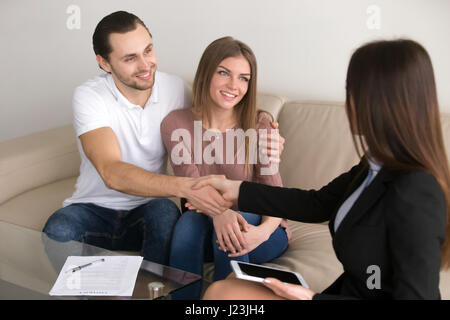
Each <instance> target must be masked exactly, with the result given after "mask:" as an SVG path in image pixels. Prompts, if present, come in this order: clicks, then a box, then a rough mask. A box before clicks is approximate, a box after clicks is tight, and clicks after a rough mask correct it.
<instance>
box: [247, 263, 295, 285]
mask: <svg viewBox="0 0 450 320" xmlns="http://www.w3.org/2000/svg"><path fill="white" fill-rule="evenodd" d="M238 264H239V268H240V269H241V271H242V272H243V273H245V274H247V275H249V276H252V277H258V278H269V277H270V278H276V279H278V280H280V281H283V282H288V283H293V284H301V283H300V281H299V280H298V278H297V276H296V275H295V274H293V273H291V272H289V271H282V270H274V269H269V268H264V267H259V266H253V265H249V264H245V263H239V262H238Z"/></svg>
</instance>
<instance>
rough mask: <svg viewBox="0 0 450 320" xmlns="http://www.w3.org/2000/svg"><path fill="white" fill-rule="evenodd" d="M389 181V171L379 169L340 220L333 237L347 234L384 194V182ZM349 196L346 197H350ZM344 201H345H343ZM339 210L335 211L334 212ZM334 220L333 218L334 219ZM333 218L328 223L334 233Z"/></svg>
mask: <svg viewBox="0 0 450 320" xmlns="http://www.w3.org/2000/svg"><path fill="white" fill-rule="evenodd" d="M388 180H391V174H390V172H389V171H387V170H384V169H381V170H380V172H379V173H378V174H377V176H376V177H375V178H374V179H373V181H372V183H371V184H370V185H369V186H368V187H367V188H366V189H365V190H364V191H363V193H361V195H360V197H359V198H358V199H357V200H356V202H355V203H354V205H353V206H352V208H351V209H350V211H349V212H348V213H347V215H346V216H345V218H344V219H343V220H342V222H341V224H340V225H339V228H338V229H337V230H336V233H335V236H336V237H337V238H338V239H339V238H341V236H342V235H345V234H347V230H349V229H351V228H352V226H353V225H354V224H355V223H356V222H358V221H359V220H360V219H361V218H362V217H363V216H364V215H365V214H366V213H367V211H369V210H370V209H371V208H372V206H373V205H374V204H375V203H376V202H377V201H378V199H379V198H380V197H381V196H382V195H383V194H384V192H385V190H386V186H385V182H387V181H388ZM350 195H351V193H350V194H348V195H347V197H348V196H350ZM343 200H344V201H345V200H346V198H345V199H343ZM338 209H339V208H337V209H336V212H337V210H338ZM334 218H335V217H334ZM334 218H333V221H331V223H330V227H331V226H332V229H333V231H334Z"/></svg>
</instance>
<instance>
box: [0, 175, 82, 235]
mask: <svg viewBox="0 0 450 320" xmlns="http://www.w3.org/2000/svg"><path fill="white" fill-rule="evenodd" d="M75 182H76V178H75V177H72V178H68V179H62V180H59V181H56V182H53V183H49V184H46V185H43V186H41V187H37V188H35V189H32V190H29V191H26V192H24V193H22V194H20V195H18V196H15V197H13V198H12V199H9V200H8V201H6V202H5V203H3V204H2V205H1V206H0V220H2V221H7V222H9V223H13V224H17V225H20V226H23V227H25V228H28V229H34V230H37V231H42V229H43V228H44V225H45V223H46V222H47V219H48V218H49V217H50V215H51V214H52V213H53V212H55V211H56V210H58V209H59V208H61V206H62V202H63V200H64V199H66V198H68V197H70V196H71V195H72V193H73V191H74V189H75V188H74V187H75Z"/></svg>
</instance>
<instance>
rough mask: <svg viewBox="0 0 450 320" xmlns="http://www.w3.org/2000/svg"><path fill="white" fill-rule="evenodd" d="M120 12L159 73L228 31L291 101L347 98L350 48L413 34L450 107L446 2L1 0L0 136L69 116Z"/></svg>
mask: <svg viewBox="0 0 450 320" xmlns="http://www.w3.org/2000/svg"><path fill="white" fill-rule="evenodd" d="M70 5H76V6H78V7H79V9H80V28H79V29H76V28H75V29H69V28H68V27H67V21H68V20H69V22H70V21H72V22H73V21H74V20H72V19H71V18H73V17H74V15H73V13H67V12H66V11H67V8H68V7H69V6H70ZM371 5H375V6H376V7H377V8H379V9H380V20H379V22H380V24H379V26H380V29H370V28H369V27H368V23H369V25H370V26H372V27H374V26H376V25H377V24H376V22H377V19H375V18H376V16H375V13H374V12H373V11H369V12H367V10H368V8H369V7H370V6H371ZM117 10H126V11H130V12H133V13H135V14H136V15H138V16H139V17H141V19H142V20H143V21H144V22H145V23H146V24H147V26H148V27H149V29H150V30H151V32H152V34H153V37H154V42H155V48H156V53H157V55H158V58H159V66H158V67H159V70H162V71H165V72H169V73H175V74H178V75H180V76H181V77H182V78H184V79H185V80H188V81H192V79H193V76H194V73H195V69H196V67H197V63H198V60H199V58H200V55H201V54H202V52H203V50H204V48H205V47H206V46H207V45H208V44H209V43H210V42H211V41H213V40H215V39H217V38H219V37H221V36H224V35H231V36H234V37H235V38H237V39H239V40H242V41H244V42H246V43H247V44H249V45H250V46H251V47H252V49H253V50H254V52H255V54H256V56H257V58H258V65H259V79H258V81H259V89H260V91H265V92H273V93H278V94H281V95H284V96H286V97H287V98H289V99H321V100H337V101H343V100H344V83H345V74H346V68H347V63H348V60H349V58H350V55H351V53H352V51H353V50H354V49H356V48H357V47H358V46H359V45H361V44H363V43H364V42H367V41H369V40H373V39H378V38H395V37H400V36H404V37H409V38H412V39H414V40H416V41H419V42H420V43H422V44H423V45H424V46H425V48H426V49H427V50H428V52H429V53H430V55H431V57H432V60H433V63H434V68H435V74H436V78H437V84H438V94H439V99H440V103H441V109H442V111H447V112H450V90H449V89H450V41H449V40H450V38H449V31H450V1H449V0H370V1H369V0H339V1H338V0H278V1H276V0H226V1H224V0H186V1H184V0H147V1H144V0H127V1H123V0H45V1H44V0H43V1H35V0H1V2H0V41H1V50H0V97H1V98H0V141H2V140H6V139H10V138H13V137H17V136H21V135H25V134H28V133H31V132H35V131H39V130H43V129H47V128H52V127H55V126H59V125H63V124H67V123H70V122H71V116H72V115H71V96H72V92H73V88H74V87H75V86H76V85H78V84H80V83H82V82H83V81H85V80H87V79H88V78H90V77H93V76H95V75H97V74H98V73H99V72H100V70H99V69H98V67H97V65H96V62H95V57H94V53H93V50H92V44H91V39H92V33H93V30H94V28H95V26H96V24H97V23H98V21H100V19H101V18H102V17H103V16H105V15H107V14H109V13H111V12H113V11H117ZM374 23H375V24H374ZM75 26H76V25H75ZM0 152H1V151H0Z"/></svg>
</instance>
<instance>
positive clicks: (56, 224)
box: [43, 212, 80, 242]
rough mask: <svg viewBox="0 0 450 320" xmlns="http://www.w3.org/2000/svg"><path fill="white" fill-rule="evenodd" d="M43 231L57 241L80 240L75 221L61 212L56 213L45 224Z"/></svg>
mask: <svg viewBox="0 0 450 320" xmlns="http://www.w3.org/2000/svg"><path fill="white" fill-rule="evenodd" d="M43 232H44V233H45V234H46V235H47V236H48V237H49V238H51V239H53V240H57V241H64V242H65V241H70V240H80V239H78V238H79V236H78V235H77V231H76V230H75V226H74V223H73V221H71V220H70V219H69V218H68V217H67V216H65V215H64V214H61V213H58V212H56V213H54V214H53V215H52V216H51V217H50V218H49V219H48V221H47V223H46V224H45V227H44V229H43Z"/></svg>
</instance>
